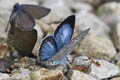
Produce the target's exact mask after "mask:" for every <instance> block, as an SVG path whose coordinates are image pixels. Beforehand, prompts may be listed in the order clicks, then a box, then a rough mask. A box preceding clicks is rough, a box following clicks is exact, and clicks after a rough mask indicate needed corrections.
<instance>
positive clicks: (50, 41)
mask: <svg viewBox="0 0 120 80" xmlns="http://www.w3.org/2000/svg"><path fill="white" fill-rule="evenodd" d="M56 53H57V46H56V42H55V40H54V38H53V36H48V37H46V38H45V39H44V40H43V42H42V44H41V47H40V50H39V56H40V57H39V60H41V61H46V60H48V59H50V58H51V57H52V56H54V55H55V54H56Z"/></svg>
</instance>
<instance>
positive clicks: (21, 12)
mask: <svg viewBox="0 0 120 80" xmlns="http://www.w3.org/2000/svg"><path fill="white" fill-rule="evenodd" d="M49 12H50V9H48V8H45V7H42V6H39V5H30V4H22V5H19V3H16V4H15V5H14V6H13V10H12V13H11V15H10V18H9V21H8V25H7V27H6V30H5V31H6V32H7V30H8V26H9V23H10V22H11V21H14V24H15V26H16V27H17V28H18V29H21V30H23V31H29V30H32V29H33V27H34V26H35V20H34V19H40V18H42V17H44V16H46V15H47V14H48V13H49ZM14 31H15V29H14V30H13V32H14Z"/></svg>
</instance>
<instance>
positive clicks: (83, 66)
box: [72, 56, 91, 72]
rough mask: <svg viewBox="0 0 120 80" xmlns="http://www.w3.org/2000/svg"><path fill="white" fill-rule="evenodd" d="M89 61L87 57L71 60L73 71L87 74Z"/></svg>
mask: <svg viewBox="0 0 120 80" xmlns="http://www.w3.org/2000/svg"><path fill="white" fill-rule="evenodd" d="M90 64H91V60H89V59H88V57H87V56H79V57H75V58H74V60H73V63H72V65H73V69H74V70H80V71H82V72H89V70H90Z"/></svg>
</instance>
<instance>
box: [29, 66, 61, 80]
mask: <svg viewBox="0 0 120 80" xmlns="http://www.w3.org/2000/svg"><path fill="white" fill-rule="evenodd" d="M30 76H31V80H59V79H61V80H62V79H63V73H62V71H61V70H58V69H56V70H48V69H44V68H42V69H39V70H37V71H34V72H32V73H31V74H30Z"/></svg>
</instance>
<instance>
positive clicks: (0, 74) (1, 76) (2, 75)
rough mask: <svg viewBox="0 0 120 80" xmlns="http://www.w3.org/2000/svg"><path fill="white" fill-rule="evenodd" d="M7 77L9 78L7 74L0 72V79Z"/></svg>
mask: <svg viewBox="0 0 120 80" xmlns="http://www.w3.org/2000/svg"><path fill="white" fill-rule="evenodd" d="M7 78H9V75H8V74H5V73H0V80H4V79H7Z"/></svg>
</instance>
